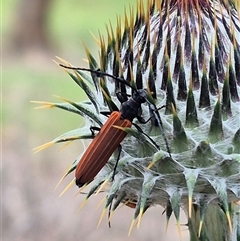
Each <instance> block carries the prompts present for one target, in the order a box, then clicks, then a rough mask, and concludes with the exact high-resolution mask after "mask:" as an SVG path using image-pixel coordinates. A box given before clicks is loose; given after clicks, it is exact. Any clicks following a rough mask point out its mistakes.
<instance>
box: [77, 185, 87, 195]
mask: <svg viewBox="0 0 240 241" xmlns="http://www.w3.org/2000/svg"><path fill="white" fill-rule="evenodd" d="M87 186H88V183H86V184H84V185H83V186H82V187H81V188H80V189H79V191H78V192H77V193H76V195H75V197H76V196H77V195H78V194H79V193H81V192H82V191H83V190H84V189H85V188H86V187H87Z"/></svg>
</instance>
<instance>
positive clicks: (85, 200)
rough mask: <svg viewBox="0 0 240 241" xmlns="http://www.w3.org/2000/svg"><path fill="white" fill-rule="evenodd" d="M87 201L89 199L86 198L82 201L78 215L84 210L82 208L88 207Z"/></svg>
mask: <svg viewBox="0 0 240 241" xmlns="http://www.w3.org/2000/svg"><path fill="white" fill-rule="evenodd" d="M87 201H88V198H85V199H84V200H83V201H82V203H81V205H80V207H79V209H78V211H77V212H78V213H80V211H81V210H82V208H83V207H84V206H85V205H86V203H87Z"/></svg>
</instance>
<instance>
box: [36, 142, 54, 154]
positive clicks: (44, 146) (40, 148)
mask: <svg viewBox="0 0 240 241" xmlns="http://www.w3.org/2000/svg"><path fill="white" fill-rule="evenodd" d="M53 144H54V142H53V141H50V142H47V143H45V144H43V145H41V146H38V147H35V148H34V149H33V151H34V154H36V153H38V152H40V151H42V150H44V149H46V148H48V147H50V146H52V145H53Z"/></svg>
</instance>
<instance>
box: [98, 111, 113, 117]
mask: <svg viewBox="0 0 240 241" xmlns="http://www.w3.org/2000/svg"><path fill="white" fill-rule="evenodd" d="M111 113H112V112H110V111H100V114H102V115H105V116H106V117H108V116H109V115H111Z"/></svg>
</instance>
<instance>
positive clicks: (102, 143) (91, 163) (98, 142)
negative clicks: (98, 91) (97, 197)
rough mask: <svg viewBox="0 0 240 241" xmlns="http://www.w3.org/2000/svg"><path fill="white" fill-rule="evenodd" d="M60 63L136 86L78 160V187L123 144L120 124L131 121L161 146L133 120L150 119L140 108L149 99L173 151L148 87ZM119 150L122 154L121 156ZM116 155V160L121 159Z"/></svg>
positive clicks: (91, 179)
mask: <svg viewBox="0 0 240 241" xmlns="http://www.w3.org/2000/svg"><path fill="white" fill-rule="evenodd" d="M60 66H61V67H63V68H66V69H72V70H82V71H88V72H91V73H93V74H96V75H97V77H101V76H107V77H111V78H113V79H114V80H116V81H118V82H119V83H122V84H125V85H127V86H129V87H130V88H131V89H132V90H133V94H132V97H131V98H130V99H129V100H127V101H125V102H123V103H122V105H121V108H120V110H119V111H113V112H112V113H111V115H110V116H109V118H108V120H107V121H106V122H105V124H104V125H103V126H102V128H101V129H100V131H99V133H98V134H97V135H96V137H95V138H94V139H93V141H92V142H91V144H90V145H89V147H88V148H87V150H86V151H85V153H84V154H83V156H82V158H81V160H80V162H79V163H78V165H77V167H76V171H75V178H76V185H77V186H78V187H81V186H83V185H84V184H88V183H90V182H91V181H93V179H94V177H95V176H96V175H97V174H98V172H99V171H100V170H101V169H102V168H103V166H104V165H105V164H106V163H107V161H108V159H109V158H110V156H111V155H112V154H113V152H114V151H115V150H116V149H117V147H119V146H120V143H121V142H122V140H123V139H124V138H125V136H126V135H127V133H126V132H125V131H124V130H122V129H119V128H116V126H117V127H118V126H119V127H131V126H132V124H133V125H134V126H136V127H137V129H138V130H139V131H140V132H141V133H143V134H144V135H145V136H147V137H148V138H149V139H150V140H151V142H152V143H153V144H154V145H155V146H156V147H157V148H158V149H159V146H158V145H157V144H156V143H155V142H154V141H153V140H152V139H151V137H149V136H148V135H147V134H146V133H144V132H143V131H142V130H141V128H140V127H139V126H137V125H136V124H134V123H132V122H133V119H134V118H137V119H138V121H139V122H140V123H147V122H148V121H149V120H150V119H151V117H150V118H149V119H148V120H147V121H145V120H144V119H143V118H142V117H141V116H139V114H138V113H139V109H140V108H141V104H143V103H145V102H147V103H148V105H149V108H150V110H151V111H152V113H153V115H154V117H155V119H156V120H157V123H158V126H159V128H160V130H161V132H162V135H163V138H164V141H165V143H166V147H167V151H168V153H169V156H170V157H171V154H170V148H169V145H168V142H167V139H166V137H165V134H164V132H163V129H162V121H161V118H160V115H159V113H158V109H157V108H156V106H155V104H153V103H151V102H150V101H149V100H148V98H147V90H145V89H136V88H135V87H133V86H132V85H130V84H129V83H128V82H127V81H126V80H125V79H123V78H120V77H116V76H113V75H111V74H108V73H106V72H102V71H101V70H100V69H97V70H91V69H86V68H76V67H69V66H65V65H62V64H60ZM120 151H121V150H119V156H118V159H119V157H120ZM118 159H117V162H118ZM117 162H116V164H115V167H114V171H113V177H114V174H115V171H116V167H117Z"/></svg>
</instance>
